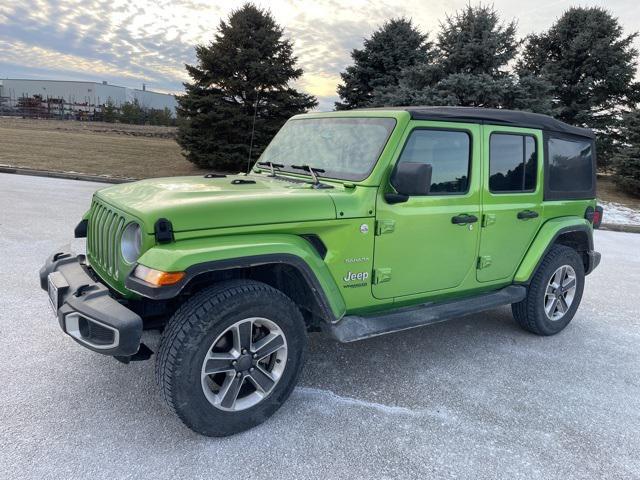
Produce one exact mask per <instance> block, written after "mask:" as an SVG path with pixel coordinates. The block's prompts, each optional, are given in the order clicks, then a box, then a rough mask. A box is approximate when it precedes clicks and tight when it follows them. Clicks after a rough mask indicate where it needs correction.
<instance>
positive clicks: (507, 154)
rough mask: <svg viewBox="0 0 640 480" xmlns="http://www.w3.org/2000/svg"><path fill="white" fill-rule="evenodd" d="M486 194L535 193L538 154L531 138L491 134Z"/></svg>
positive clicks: (534, 141)
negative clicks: (488, 192)
mask: <svg viewBox="0 0 640 480" xmlns="http://www.w3.org/2000/svg"><path fill="white" fill-rule="evenodd" d="M489 149H490V151H489V190H490V191H491V192H493V193H513V192H516V193H517V192H532V191H534V190H535V189H536V170H537V165H538V162H537V158H538V153H537V150H536V139H535V138H534V137H532V136H531V135H512V134H503V133H493V134H491V138H490V140H489Z"/></svg>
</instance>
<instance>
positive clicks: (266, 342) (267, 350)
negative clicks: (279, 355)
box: [253, 333, 284, 360]
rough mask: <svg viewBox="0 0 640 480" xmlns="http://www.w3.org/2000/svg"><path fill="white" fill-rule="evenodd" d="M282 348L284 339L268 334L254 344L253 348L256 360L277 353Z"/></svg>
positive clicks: (278, 335)
mask: <svg viewBox="0 0 640 480" xmlns="http://www.w3.org/2000/svg"><path fill="white" fill-rule="evenodd" d="M282 347H284V338H282V335H280V334H277V333H275V334H274V333H270V334H269V335H267V336H266V337H264V338H263V339H261V340H259V341H258V342H256V344H255V345H254V347H253V348H254V352H255V353H256V358H257V359H258V360H261V359H263V358H264V357H266V356H268V355H271V354H272V353H274V352H277V351H278V350H280V349H281V348H282Z"/></svg>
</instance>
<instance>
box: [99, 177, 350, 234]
mask: <svg viewBox="0 0 640 480" xmlns="http://www.w3.org/2000/svg"><path fill="white" fill-rule="evenodd" d="M234 180H235V181H240V180H252V181H255V183H247V184H242V183H237V184H234V183H232V182H233V181H234ZM338 188H340V187H338ZM333 190H334V189H315V188H312V187H311V185H310V184H309V183H298V182H295V181H287V180H284V179H274V178H270V177H265V176H260V175H251V176H249V177H247V176H244V175H228V176H227V177H224V178H204V177H203V176H197V177H171V178H154V179H148V180H141V181H139V182H134V183H125V184H120V185H115V186H112V187H107V188H105V189H103V190H100V191H98V192H97V194H96V195H97V196H98V198H100V199H101V200H103V201H105V202H107V203H109V204H111V205H113V206H114V207H116V208H119V209H121V210H123V211H125V212H127V213H129V214H130V215H133V216H134V217H136V218H138V219H140V220H141V221H142V222H144V225H145V228H146V230H147V233H153V226H154V224H155V222H156V221H157V220H158V219H159V218H166V219H168V220H170V221H171V223H172V225H173V230H174V231H175V232H181V231H188V230H204V229H210V228H223V227H238V226H246V225H265V224H272V223H286V222H295V221H316V220H328V219H334V218H336V208H335V205H334V202H333V200H332V199H331V195H330V192H331V191H333Z"/></svg>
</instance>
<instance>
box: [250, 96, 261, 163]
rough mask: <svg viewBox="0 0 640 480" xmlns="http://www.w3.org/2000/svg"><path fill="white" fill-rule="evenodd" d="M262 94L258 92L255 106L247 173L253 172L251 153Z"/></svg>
mask: <svg viewBox="0 0 640 480" xmlns="http://www.w3.org/2000/svg"><path fill="white" fill-rule="evenodd" d="M259 99H260V92H258V91H256V103H255V105H254V106H253V123H252V124H251V141H250V142H249V158H247V173H249V171H250V170H251V153H252V152H253V136H254V134H255V132H256V115H257V114H258V100H259Z"/></svg>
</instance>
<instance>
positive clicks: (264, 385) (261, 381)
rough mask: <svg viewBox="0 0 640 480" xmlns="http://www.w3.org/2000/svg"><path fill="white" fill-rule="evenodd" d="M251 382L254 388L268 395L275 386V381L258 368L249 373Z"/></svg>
mask: <svg viewBox="0 0 640 480" xmlns="http://www.w3.org/2000/svg"><path fill="white" fill-rule="evenodd" d="M250 377H251V380H253V383H255V385H256V387H258V388H259V389H260V390H262V391H263V392H265V393H268V392H269V391H271V389H272V388H273V385H275V383H276V382H275V380H273V379H272V378H271V376H270V375H269V374H268V373H266V372H264V371H263V370H262V369H261V368H260V367H258V368H256V369H254V370H253V372H251V373H250Z"/></svg>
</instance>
